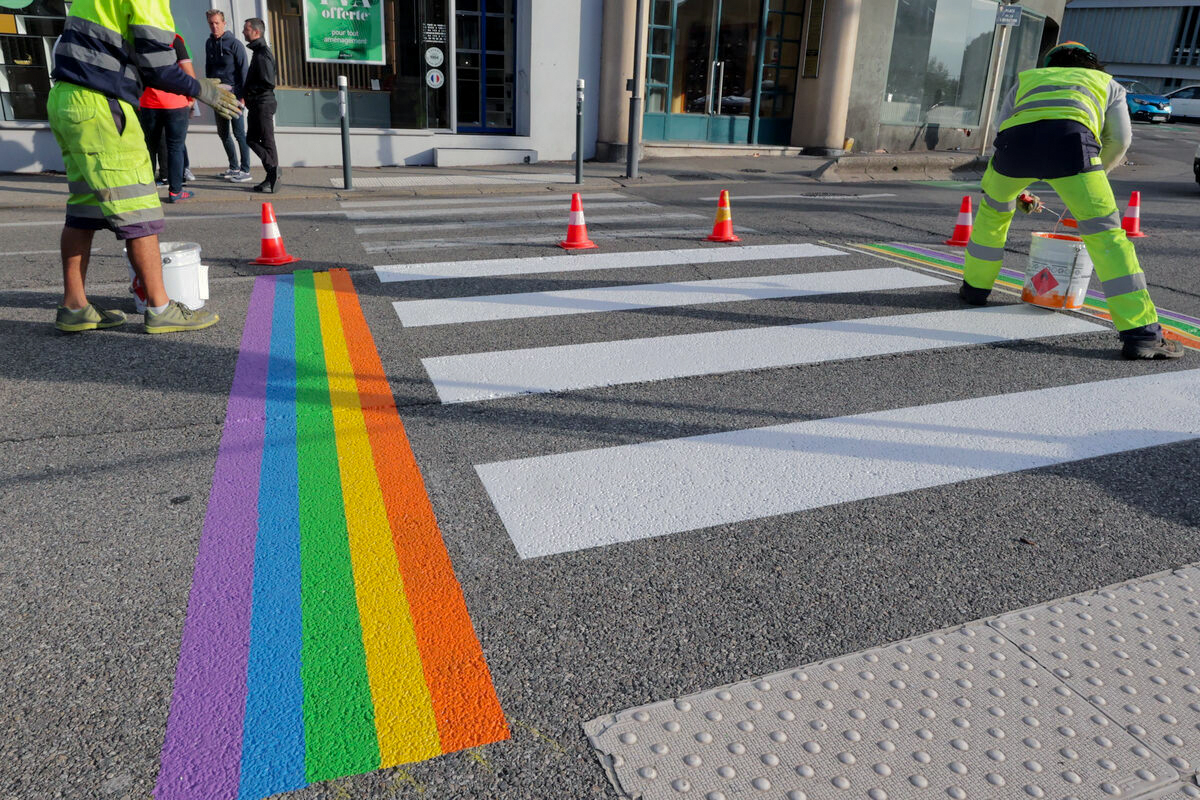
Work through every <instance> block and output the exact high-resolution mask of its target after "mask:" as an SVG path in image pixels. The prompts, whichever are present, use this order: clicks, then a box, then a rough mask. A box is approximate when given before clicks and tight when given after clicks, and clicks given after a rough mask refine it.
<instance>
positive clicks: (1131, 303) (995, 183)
mask: <svg viewBox="0 0 1200 800" xmlns="http://www.w3.org/2000/svg"><path fill="white" fill-rule="evenodd" d="M1037 180H1042V179H1040V178H1037V177H1032V178H1010V177H1008V176H1007V175H1001V174H1000V173H999V172H997V171H996V170H995V169H994V168H993V167H992V165H991V163H989V164H988V167H987V171H986V172H984V175H983V181H982V188H983V202H982V203H980V205H979V213H978V214H977V215H976V217H975V226H974V228H973V230H972V231H971V243H970V244H969V245H967V257H966V266H965V268H964V270H963V279H964V280H965V281H966V282H967V284H968V285H970V286H973V287H975V288H976V289H985V290H990V289H991V288H992V284H994V283H995V282H996V276H997V275H999V274H1000V264H1001V260H1002V258H1003V256H1004V243H1005V242H1006V241H1007V240H1008V227H1009V225H1010V224H1012V218H1013V214H1014V212H1015V211H1016V207H1017V202H1016V201H1017V196H1018V195H1020V194H1021V192H1023V191H1025V188H1026V187H1027V186H1029V184H1031V183H1033V182H1034V181H1037ZM1046 183H1048V184H1050V186H1051V187H1052V188H1053V189H1054V191H1056V192H1057V193H1058V196H1059V197H1061V198H1062V199H1063V202H1064V203H1066V206H1067V209H1068V210H1069V211H1070V212H1071V214H1072V215H1074V217H1075V219H1076V220H1078V221H1079V234H1080V236H1082V237H1083V242H1084V244H1085V245H1086V246H1087V251H1088V255H1090V256H1091V257H1092V266H1093V268H1094V269H1095V272H1096V276H1097V277H1098V278H1099V279H1100V286H1101V288H1102V289H1103V290H1104V296H1105V297H1106V298H1108V310H1109V313H1110V314H1111V315H1112V320H1113V324H1114V325H1115V326H1116V328H1117V330H1118V331H1124V330H1129V329H1130V328H1139V327H1141V326H1143V325H1150V324H1152V323H1155V322H1158V312H1157V311H1155V309H1154V303H1153V302H1152V301H1151V300H1150V292H1149V291H1148V290H1147V289H1146V275H1145V273H1144V272H1142V268H1141V267H1140V266H1139V265H1138V260H1137V254H1136V253H1135V252H1134V250H1133V244H1132V243H1131V242H1130V241H1129V239H1128V238H1127V237H1126V236H1125V231H1124V230H1123V229H1122V228H1121V213H1120V211H1118V209H1117V201H1116V199H1115V198H1114V197H1113V192H1112V187H1111V186H1110V185H1109V183H1108V177H1107V176H1106V175H1105V174H1104V171H1103V170H1096V171H1094V172H1081V173H1079V174H1078V175H1070V176H1068V177H1066V178H1052V179H1047V180H1046Z"/></svg>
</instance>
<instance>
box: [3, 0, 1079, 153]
mask: <svg viewBox="0 0 1200 800" xmlns="http://www.w3.org/2000/svg"><path fill="white" fill-rule="evenodd" d="M1064 1H1065V0H1026V2H1025V3H1023V4H1022V6H1021V11H1020V17H1019V19H1020V24H1019V25H1018V26H1016V27H1010V28H1008V29H1007V32H1006V33H1005V34H1004V35H1003V36H1002V35H1000V34H999V33H998V32H999V31H1000V30H1001V29H1000V28H998V27H997V25H996V16H997V9H998V7H999V5H1000V4H999V3H998V1H997V0H643V4H642V5H643V9H644V11H643V18H642V19H641V20H638V19H637V8H638V2H637V0H211V3H212V6H213V7H215V8H217V9H220V10H221V11H222V12H224V13H225V15H226V18H227V20H228V21H229V28H230V29H231V30H233V31H234V32H235V33H236V32H239V31H240V29H241V23H242V21H244V20H245V19H247V18H249V17H261V18H263V19H264V20H266V23H267V40H268V42H269V43H270V44H271V45H272V48H273V50H274V51H275V53H276V57H277V60H278V62H279V87H278V89H277V92H276V93H277V96H278V99H279V111H278V114H277V117H276V126H277V127H276V130H277V141H278V144H279V150H280V157H281V163H282V164H283V165H284V166H288V165H291V166H328V165H337V164H340V163H341V138H340V134H341V132H340V127H339V118H338V114H339V110H338V109H339V106H338V102H337V92H336V85H337V78H338V76H339V75H345V76H346V77H347V79H348V81H349V85H350V90H351V102H350V126H351V153H352V162H353V163H354V165H355V166H362V167H369V166H381V165H398V164H408V165H418V164H419V165H424V164H438V165H452V166H464V165H473V164H501V163H523V162H533V161H539V160H540V161H566V160H571V159H573V158H574V157H575V119H576V107H575V85H576V80H577V79H579V78H582V79H583V80H584V81H585V84H586V87H587V89H586V95H587V101H586V103H585V123H584V146H583V150H584V152H583V155H584V157H585V158H593V157H598V158H602V159H621V158H624V156H625V151H626V145H627V142H628V131H629V99H630V96H631V95H630V88H631V87H630V81H631V79H632V76H633V67H634V63H635V54H634V49H635V43H636V40H637V38H638V37H637V35H636V34H637V30H638V27H639V26H641V31H642V34H643V36H642V39H643V48H642V52H641V53H640V54H638V55H637V56H636V58H637V59H638V61H640V63H641V65H642V70H641V72H642V78H643V84H642V86H641V92H642V95H643V97H644V108H643V113H642V115H641V118H640V119H639V120H638V122H637V125H638V126H639V127H640V131H641V137H642V140H643V142H644V143H645V144H646V145H647V146H648V147H650V148H653V147H655V146H658V147H664V148H670V149H671V150H672V151H674V152H683V153H688V152H694V153H697V154H700V153H708V152H725V153H728V152H738V151H740V150H742V149H753V150H755V151H761V150H763V149H766V148H780V149H781V150H780V152H795V151H797V150H803V151H804V152H811V153H837V152H841V151H842V150H843V149H844V148H845V147H847V146H851V143H850V141H849V140H853V145H852V147H853V149H854V150H857V151H868V152H870V151H875V150H880V149H882V150H887V151H889V152H897V151H905V150H924V149H935V148H936V149H955V148H962V149H969V148H972V147H978V145H979V144H980V142H981V138H982V136H981V131H982V130H983V129H984V128H985V127H986V125H987V123H988V112H987V109H988V108H990V107H992V106H994V103H995V98H996V96H997V95H998V93H999V92H1000V91H1002V90H1003V88H1005V87H1006V86H1007V85H1009V84H1010V83H1011V81H1012V80H1014V79H1015V76H1016V73H1017V72H1018V71H1019V70H1021V69H1026V68H1028V67H1031V66H1034V64H1035V63H1036V61H1037V58H1038V54H1039V53H1040V52H1043V51H1044V50H1045V49H1046V48H1047V47H1048V46H1050V45H1052V44H1053V43H1054V42H1056V41H1057V39H1058V31H1059V21H1060V20H1061V18H1062V13H1063V5H1064ZM1093 1H1094V2H1102V0H1093ZM69 5H70V4H69V2H68V0H30V2H29V3H28V5H26V6H25V7H24V8H22V9H18V10H9V9H0V11H2V12H4V13H0V170H3V171H13V170H17V171H37V170H43V169H52V170H58V169H61V168H62V164H61V159H60V157H59V154H58V149H57V147H56V145H55V143H54V139H53V136H52V135H51V134H50V131H49V129H48V127H47V125H46V123H45V98H46V94H47V93H48V92H49V89H50V79H49V72H50V68H49V62H50V53H51V51H52V49H53V43H54V40H55V38H56V37H57V36H58V34H59V33H60V32H61V30H62V23H63V19H64V17H65V14H66V13H67V10H68V9H69ZM359 5H364V6H366V7H371V8H373V10H374V11H375V13H376V14H379V15H380V16H378V19H379V23H380V25H381V28H382V36H380V37H379V45H378V47H377V48H376V49H375V50H374V51H372V55H371V57H370V58H369V59H362V58H359V59H357V60H345V61H343V60H340V59H342V58H344V54H343V53H338V52H320V51H319V49H318V48H317V44H319V43H317V41H316V39H314V37H313V34H312V31H311V28H312V20H313V19H314V18H315V17H314V16H313V15H318V14H323V15H326V16H334V17H337V16H338V15H345V14H346V13H348V11H353V10H354V7H356V6H359ZM206 7H207V4H205V3H197V2H195V0H172V8H173V12H174V15H175V20H176V25H177V27H178V29H179V32H180V33H181V34H182V35H183V36H184V38H185V40H186V41H187V42H188V44H189V46H190V49H191V51H192V54H193V58H194V60H195V63H196V68H197V72H198V73H199V74H203V66H204V65H203V60H204V47H203V44H204V40H205V39H206V38H207V36H208V30H207V26H206V20H205V15H204V11H205V9H206ZM306 14H308V15H310V16H309V21H308V22H309V24H308V27H307V28H306V21H305V20H306V18H305V15H306ZM339 18H340V17H339ZM333 33H334V34H341V33H342V31H336V30H335V31H333ZM214 130H215V128H214V126H213V120H212V117H211V112H210V111H209V110H208V109H202V111H201V116H200V117H199V118H197V119H194V120H193V124H192V130H191V133H190V135H189V137H188V149H189V155H190V157H191V162H192V164H193V165H196V166H201V167H205V166H209V167H217V166H223V165H224V152H223V150H222V148H221V146H220V143H219V142H218V140H217V139H216V137H215V135H205V134H211V133H212V132H213V131H214ZM783 148H790V149H783Z"/></svg>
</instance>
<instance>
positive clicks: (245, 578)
mask: <svg viewBox="0 0 1200 800" xmlns="http://www.w3.org/2000/svg"><path fill="white" fill-rule="evenodd" d="M274 300H275V278H274V276H266V277H262V278H259V279H258V280H256V281H255V282H254V291H253V293H252V294H251V295H250V307H249V308H248V309H247V311H246V326H245V328H244V329H243V330H242V348H241V352H240V353H239V355H238V360H237V367H236V368H235V369H234V373H233V386H232V387H231V388H230V390H229V402H228V404H227V405H226V407H225V430H224V432H223V433H222V434H221V445H220V449H219V450H218V452H217V463H216V467H215V468H214V470H213V483H212V493H211V494H210V495H209V498H208V514H207V516H206V517H205V519H204V532H203V534H202V535H201V537H200V547H199V552H198V553H197V554H196V569H195V572H194V573H193V575H192V593H191V596H190V597H189V598H188V610H187V619H186V620H184V623H183V641H182V642H181V643H180V646H179V666H178V667H177V668H176V671H175V692H174V695H173V696H172V698H171V712H170V715H169V716H168V717H167V733H166V739H165V741H164V743H163V751H162V767H161V769H160V770H159V773H158V785H157V786H156V787H155V790H154V796H155V797H157V798H158V800H234V799H235V798H236V797H237V794H238V777H239V768H240V764H241V758H242V725H243V722H244V716H245V711H246V665H247V659H248V656H249V650H250V609H251V597H252V590H253V585H254V540H255V536H256V534H257V531H258V483H259V482H258V474H259V470H260V467H261V465H262V453H263V430H264V423H265V410H266V408H265V404H266V383H267V362H268V359H269V356H270V339H271V316H272V315H271V310H272V306H273V304H274Z"/></svg>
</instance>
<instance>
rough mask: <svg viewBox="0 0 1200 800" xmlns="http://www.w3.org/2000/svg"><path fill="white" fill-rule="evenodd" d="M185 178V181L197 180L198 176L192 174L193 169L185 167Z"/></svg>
mask: <svg viewBox="0 0 1200 800" xmlns="http://www.w3.org/2000/svg"><path fill="white" fill-rule="evenodd" d="M183 179H184V181H194V180H196V176H195V175H193V174H192V171H191V170H190V169H184V171H183Z"/></svg>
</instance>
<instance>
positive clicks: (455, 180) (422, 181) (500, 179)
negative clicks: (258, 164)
mask: <svg viewBox="0 0 1200 800" xmlns="http://www.w3.org/2000/svg"><path fill="white" fill-rule="evenodd" d="M342 182H343V179H342V178H340V177H339V178H330V179H329V185H330V186H333V187H334V188H337V189H340V188H342ZM574 182H575V176H574V175H573V174H561V175H560V174H557V173H534V174H529V173H511V174H509V173H494V174H481V173H475V174H472V175H412V176H406V175H395V176H387V177H368V176H362V177H360V176H357V175H356V176H354V185H355V186H358V187H359V188H382V187H403V186H477V185H481V186H482V185H486V186H495V185H503V184H510V183H530V184H539V183H574Z"/></svg>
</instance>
